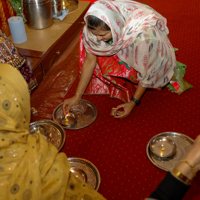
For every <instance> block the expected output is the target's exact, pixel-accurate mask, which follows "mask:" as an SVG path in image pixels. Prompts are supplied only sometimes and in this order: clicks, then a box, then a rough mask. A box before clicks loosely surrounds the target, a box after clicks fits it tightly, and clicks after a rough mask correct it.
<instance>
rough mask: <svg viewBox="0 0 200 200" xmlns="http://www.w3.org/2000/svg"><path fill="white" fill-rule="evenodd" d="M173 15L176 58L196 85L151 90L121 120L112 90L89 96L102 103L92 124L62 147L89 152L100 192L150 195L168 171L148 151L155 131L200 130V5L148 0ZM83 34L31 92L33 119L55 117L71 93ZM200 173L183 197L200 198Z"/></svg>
mask: <svg viewBox="0 0 200 200" xmlns="http://www.w3.org/2000/svg"><path fill="white" fill-rule="evenodd" d="M143 3H146V4H148V5H150V6H151V7H153V8H154V9H155V10H157V11H158V12H160V13H161V14H162V15H163V16H165V17H166V18H167V20H168V27H169V30H170V34H169V37H170V40H171V42H172V44H173V46H174V47H177V48H178V49H179V51H178V52H177V60H178V61H180V62H182V63H185V64H186V65H187V69H186V75H185V80H186V81H188V82H189V83H190V84H192V85H193V86H194V88H193V89H190V90H188V91H186V92H184V93H183V94H181V95H180V96H178V95H177V94H173V93H170V92H168V90H167V89H166V88H165V89H163V90H161V91H150V90H149V91H147V92H146V94H145V95H144V96H143V98H142V99H141V104H140V105H139V106H138V107H136V108H134V110H133V112H132V113H131V114H130V116H129V117H127V118H126V119H123V120H116V119H114V118H112V117H111V116H110V111H111V108H112V107H116V106H117V105H118V104H121V103H122V102H121V101H120V100H117V99H111V98H109V96H107V95H93V96H84V97H83V98H84V99H87V100H89V101H91V102H92V103H94V104H95V105H96V106H97V109H98V117H97V119H96V121H95V122H94V123H93V124H91V125H90V126H88V127H86V128H84V129H80V130H67V131H66V143H65V146H64V148H63V150H62V151H63V152H65V153H66V154H67V156H68V157H81V158H85V159H87V160H89V161H91V162H92V163H94V164H95V165H96V167H97V168H98V169H99V172H100V174H101V185H100V189H99V192H100V193H101V194H102V195H103V196H104V197H105V198H107V199H115V200H119V199H120V200H129V199H135V200H141V199H144V198H145V197H147V196H148V195H150V193H151V192H152V191H153V190H154V189H155V188H156V186H157V184H158V183H159V182H160V181H161V180H162V179H163V178H164V176H165V174H166V172H165V171H163V170H161V169H159V168H157V167H156V166H154V165H153V164H152V163H151V162H150V161H149V159H148V157H147V155H146V145H147V143H148V141H149V140H150V139H151V138H152V137H153V136H154V135H156V134H158V133H161V132H166V131H174V132H179V133H183V134H185V135H188V136H189V137H191V138H193V139H195V137H196V136H197V135H198V134H199V133H200V106H199V104H200V101H199V98H200V81H199V76H200V71H199V62H198V61H199V56H200V54H199V36H200V26H198V25H199V22H200V14H199V13H200V7H199V2H198V1H196V0H191V1H187V0H182V1H180V0H177V1H174V0H166V1H159V0H154V1H150V0H144V1H143ZM77 42H78V37H77V38H76V40H75V41H74V43H73V44H74V45H72V46H71V47H70V50H71V51H72V52H71V53H70V51H69V50H68V51H66V52H65V53H64V54H63V55H62V59H61V60H60V61H59V62H58V63H56V64H55V65H54V66H53V67H52V69H51V70H50V72H49V73H48V74H47V76H46V78H45V80H44V81H43V83H42V85H40V87H39V88H38V89H37V90H36V91H35V92H34V93H33V94H32V97H31V101H32V106H33V107H35V108H36V109H37V110H38V113H37V114H35V115H33V116H32V121H35V120H39V119H52V113H53V110H54V108H55V107H56V106H57V105H58V104H60V103H61V102H62V101H63V100H64V99H65V98H68V97H71V96H72V95H73V94H74V92H75V89H76V86H77V83H78V79H77V75H78V44H77ZM199 187H200V175H198V176H197V177H196V178H195V179H194V180H193V182H192V186H191V189H190V190H189V191H188V193H187V194H186V197H185V198H184V200H197V199H200V191H199Z"/></svg>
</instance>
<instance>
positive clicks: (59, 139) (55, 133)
mask: <svg viewBox="0 0 200 200" xmlns="http://www.w3.org/2000/svg"><path fill="white" fill-rule="evenodd" d="M40 126H44V127H45V128H46V131H47V133H45V134H44V135H45V136H46V137H47V141H48V142H50V143H52V144H53V145H54V146H55V147H56V148H57V149H58V151H60V150H61V149H62V147H63V145H64V144H65V140H66V135H65V130H64V129H63V128H62V126H61V125H59V124H58V123H56V122H54V121H52V120H39V121H35V122H32V123H31V124H30V125H29V127H30V128H29V129H30V130H37V127H40ZM35 132H36V131H35ZM32 133H33V132H32ZM41 134H42V132H41Z"/></svg>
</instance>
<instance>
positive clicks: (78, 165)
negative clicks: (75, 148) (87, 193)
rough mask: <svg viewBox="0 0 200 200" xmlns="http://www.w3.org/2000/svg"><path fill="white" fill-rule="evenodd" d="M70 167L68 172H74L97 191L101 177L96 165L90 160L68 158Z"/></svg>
mask: <svg viewBox="0 0 200 200" xmlns="http://www.w3.org/2000/svg"><path fill="white" fill-rule="evenodd" d="M68 160H69V162H70V164H71V168H70V172H71V173H73V174H75V175H76V177H77V178H79V179H80V180H82V181H84V182H85V183H87V184H88V185H89V186H91V187H92V188H93V189H95V190H96V191H98V189H99V186H100V183H101V178H100V173H99V171H98V169H97V168H96V166H95V165H94V164H93V163H91V162H90V161H88V160H86V159H83V158H75V157H72V158H68Z"/></svg>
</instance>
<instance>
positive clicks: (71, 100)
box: [62, 95, 81, 114]
mask: <svg viewBox="0 0 200 200" xmlns="http://www.w3.org/2000/svg"><path fill="white" fill-rule="evenodd" d="M80 100H81V97H80V96H79V95H74V96H73V97H71V98H69V99H65V100H64V102H63V106H62V109H63V112H64V114H67V113H68V112H69V110H70V109H71V107H72V106H74V105H76V104H78V103H79V101H80ZM66 107H67V108H66Z"/></svg>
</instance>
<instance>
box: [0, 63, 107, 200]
mask: <svg viewBox="0 0 200 200" xmlns="http://www.w3.org/2000/svg"><path fill="white" fill-rule="evenodd" d="M0 97H1V98H0V191H1V195H0V200H8V199H9V200H10V199H12V200H14V199H16V200H30V199H33V200H40V199H41V200H51V199H52V200H55V199H56V200H64V199H70V200H78V199H81V200H94V199H95V200H104V199H105V198H104V197H103V196H101V195H100V194H99V193H98V192H96V191H95V190H94V189H92V188H91V187H90V186H88V185H87V184H86V183H84V182H82V181H81V180H79V179H78V178H76V177H75V175H74V174H72V173H70V163H69V162H68V160H67V156H66V155H65V154H64V153H58V150H57V149H56V148H55V147H54V146H53V145H52V144H51V143H47V141H46V138H45V136H43V135H42V134H40V133H34V134H29V123H30V95H29V91H28V85H27V83H26V81H25V80H24V78H23V77H22V75H21V74H20V72H19V71H18V70H17V69H15V68H13V67H12V66H11V65H8V64H0Z"/></svg>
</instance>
